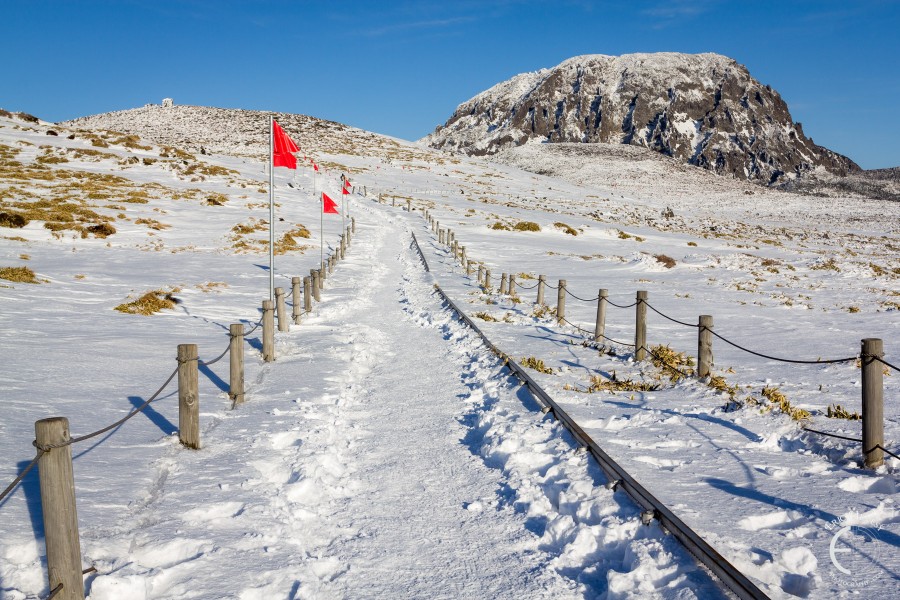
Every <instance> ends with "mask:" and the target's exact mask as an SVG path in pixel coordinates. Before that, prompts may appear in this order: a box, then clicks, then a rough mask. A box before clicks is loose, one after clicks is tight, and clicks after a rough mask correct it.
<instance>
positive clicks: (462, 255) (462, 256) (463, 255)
mask: <svg viewBox="0 0 900 600" xmlns="http://www.w3.org/2000/svg"><path fill="white" fill-rule="evenodd" d="M459 255H460V259H459V262H460V264H462V266H464V267H466V268H467V269H468V264H469V261H468V259H467V258H466V247H465V246H460V247H459Z"/></svg>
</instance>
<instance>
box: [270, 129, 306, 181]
mask: <svg viewBox="0 0 900 600" xmlns="http://www.w3.org/2000/svg"><path fill="white" fill-rule="evenodd" d="M299 151H300V148H298V147H297V144H295V143H294V140H292V139H291V138H290V137H288V134H286V133H285V132H284V130H283V129H282V128H281V126H280V125H278V123H277V122H276V121H275V119H272V166H273V167H287V168H288V169H296V168H297V157H296V156H294V155H293V154H291V153H292V152H299Z"/></svg>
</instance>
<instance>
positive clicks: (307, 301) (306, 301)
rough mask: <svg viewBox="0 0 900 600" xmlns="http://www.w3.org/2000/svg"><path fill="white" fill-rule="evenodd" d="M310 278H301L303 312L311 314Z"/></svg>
mask: <svg viewBox="0 0 900 600" xmlns="http://www.w3.org/2000/svg"><path fill="white" fill-rule="evenodd" d="M311 285H312V278H311V277H310V276H309V275H307V276H306V277H304V278H303V310H305V311H306V312H308V313H310V312H312V296H311V295H310V290H311Z"/></svg>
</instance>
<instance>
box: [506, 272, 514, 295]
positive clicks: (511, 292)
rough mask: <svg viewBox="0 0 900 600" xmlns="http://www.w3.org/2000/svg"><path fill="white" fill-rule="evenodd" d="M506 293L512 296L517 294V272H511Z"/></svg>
mask: <svg viewBox="0 0 900 600" xmlns="http://www.w3.org/2000/svg"><path fill="white" fill-rule="evenodd" d="M506 293H507V294H509V295H510V296H515V295H516V274H515V273H510V274H509V286H508V287H507V288H506Z"/></svg>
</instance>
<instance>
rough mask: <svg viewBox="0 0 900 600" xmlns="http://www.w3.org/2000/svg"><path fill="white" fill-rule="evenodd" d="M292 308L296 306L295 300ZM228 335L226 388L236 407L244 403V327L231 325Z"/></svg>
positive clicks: (239, 324)
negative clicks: (229, 340)
mask: <svg viewBox="0 0 900 600" xmlns="http://www.w3.org/2000/svg"><path fill="white" fill-rule="evenodd" d="M294 300H295V302H294V306H297V303H296V298H295V299H294ZM228 333H229V334H230V335H231V343H230V347H229V349H228V358H229V359H230V367H231V368H230V369H229V372H230V375H231V378H230V381H229V386H228V397H229V398H231V404H232V405H233V406H237V405H238V404H243V403H244V325H243V324H242V323H232V324H231V325H230V326H229V327H228Z"/></svg>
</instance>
